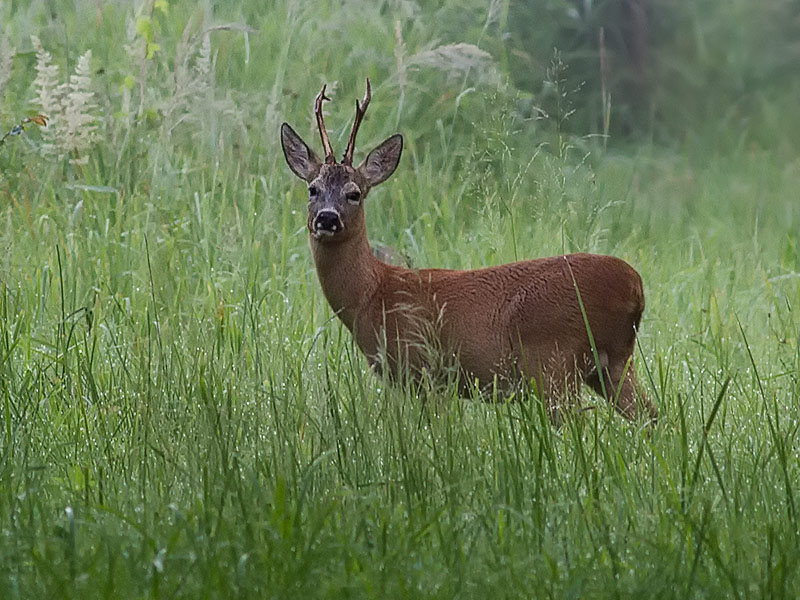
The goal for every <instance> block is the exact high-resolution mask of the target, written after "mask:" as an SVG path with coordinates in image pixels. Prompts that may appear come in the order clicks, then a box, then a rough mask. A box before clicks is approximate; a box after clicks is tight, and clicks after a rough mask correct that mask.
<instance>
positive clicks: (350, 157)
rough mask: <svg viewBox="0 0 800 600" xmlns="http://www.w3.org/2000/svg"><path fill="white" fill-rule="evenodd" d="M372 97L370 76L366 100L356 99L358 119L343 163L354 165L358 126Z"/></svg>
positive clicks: (365, 95) (351, 131)
mask: <svg viewBox="0 0 800 600" xmlns="http://www.w3.org/2000/svg"><path fill="white" fill-rule="evenodd" d="M371 99H372V87H371V86H370V84H369V77H367V93H366V94H364V100H363V101H362V102H361V103H360V104H359V102H358V100H356V119H355V121H354V122H353V129H351V130H350V138H349V139H348V140H347V148H345V151H344V158H343V159H342V164H344V165H350V166H352V165H353V152H354V151H355V149H356V135H357V134H358V128H359V127H360V126H361V121H362V120H363V119H364V114H365V113H366V112H367V106H369V101H370V100H371Z"/></svg>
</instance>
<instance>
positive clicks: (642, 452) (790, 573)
mask: <svg viewBox="0 0 800 600" xmlns="http://www.w3.org/2000/svg"><path fill="white" fill-rule="evenodd" d="M476 4H477V3H476ZM96 6H97V5H96V4H95V3H94V2H76V3H75V6H72V5H70V7H66V6H65V7H58V8H57V9H54V10H55V13H52V12H51V11H49V10H45V8H44V3H36V2H34V3H32V4H31V6H30V7H27V6H26V7H21V6H17V5H16V4H10V3H6V4H5V5H4V6H3V8H2V9H0V15H1V16H3V23H12V27H11V29H10V30H8V31H7V32H6V33H8V34H9V35H11V33H10V32H11V31H13V32H14V35H17V36H20V37H18V38H13V36H12V42H13V44H14V45H15V46H17V48H18V51H19V53H18V55H17V57H16V58H15V59H14V75H13V78H12V79H11V81H10V83H9V86H8V87H7V89H6V90H4V91H3V92H2V94H3V97H4V99H5V103H4V105H3V109H2V111H0V116H2V118H3V123H4V126H6V125H7V126H8V128H10V127H11V125H13V123H16V122H18V121H19V120H20V118H21V116H23V115H24V114H27V111H28V110H29V109H31V108H32V105H31V104H30V102H29V101H30V99H31V98H33V97H34V95H35V94H34V93H33V92H32V91H31V89H30V83H31V81H32V79H33V76H34V73H33V65H34V64H35V59H34V56H33V55H32V54H30V53H29V52H28V51H29V50H30V45H29V42H26V41H25V39H24V37H23V36H25V35H28V34H30V33H36V34H37V35H39V37H40V38H41V39H42V42H43V44H44V45H45V47H46V48H48V49H49V50H50V51H51V52H53V54H54V57H55V58H56V61H57V62H58V63H59V64H61V65H62V73H63V71H64V67H63V65H67V64H70V65H74V60H75V58H76V57H77V56H78V55H79V54H81V53H82V52H83V51H85V50H86V49H87V48H92V49H93V52H94V63H93V64H94V66H95V67H96V68H97V69H98V70H100V69H101V68H102V69H103V71H102V72H98V73H97V74H96V85H97V88H98V99H99V100H100V101H99V102H98V104H100V105H101V106H102V107H104V108H103V110H102V111H101V112H102V114H103V115H105V116H104V118H107V119H108V120H107V122H106V123H105V125H104V129H103V136H102V138H101V141H100V142H99V143H98V144H97V146H96V147H95V148H94V149H92V151H91V152H89V153H88V154H87V156H88V159H89V160H88V163H87V164H85V165H82V166H80V165H73V164H71V163H70V162H69V161H68V160H60V161H59V160H53V159H47V160H46V159H43V158H40V157H39V156H38V153H37V144H38V143H39V140H40V132H38V131H33V130H29V131H28V132H27V133H26V137H22V138H12V139H10V140H9V141H8V142H7V143H6V145H5V146H3V147H2V148H0V167H2V178H0V221H2V223H3V226H2V227H0V415H2V417H0V425H1V426H0V438H1V439H2V443H1V444H0V596H2V597H3V598H9V599H11V598H39V597H41V598H45V597H47V598H49V597H64V598H94V597H111V598H141V597H148V598H174V597H178V598H197V597H208V598H215V597H225V598H227V597H254V598H263V597H276V598H295V597H296V598H305V597H328V598H341V597H353V598H362V597H374V598H384V597H409V598H417V597H419V598H452V597H470V598H472V597H474V598H487V597H521V598H528V597H557V598H561V597H596V598H605V597H614V598H623V597H625V598H640V597H653V596H657V597H675V598H689V597H696V598H717V597H735V598H754V597H775V598H780V597H788V598H791V597H796V596H798V595H799V594H800V577H798V575H797V573H800V552H798V547H800V546H798V544H799V542H800V539H799V538H800V527H798V514H797V511H798V508H800V507H799V506H798V505H799V504H800V497H798V496H800V441H798V428H799V427H800V421H798V415H799V414H800V380H799V379H798V373H799V372H800V347H799V346H798V343H799V340H798V331H800V313H799V312H798V309H800V248H799V246H800V243H799V242H798V236H797V231H798V229H799V228H800V202H798V197H797V190H798V189H800V163H798V162H797V159H796V158H794V159H792V158H786V157H785V153H782V154H781V156H783V158H779V157H778V154H777V153H775V152H772V151H771V150H770V149H768V148H767V149H764V148H763V147H761V146H757V145H755V144H751V143H749V142H748V141H747V140H742V141H741V143H738V144H731V145H730V146H729V147H726V148H721V149H719V151H718V152H716V153H713V154H710V155H701V154H700V153H699V151H695V150H694V149H693V147H687V148H684V149H681V150H675V149H671V150H665V149H659V148H654V147H636V148H627V149H624V150H622V149H615V148H614V144H613V143H612V144H609V150H607V151H606V153H605V154H603V153H602V152H600V151H599V148H597V147H596V145H595V144H594V143H593V142H592V141H591V140H589V141H587V140H579V139H569V138H565V137H564V136H563V134H562V133H561V132H560V128H559V126H558V123H557V122H555V121H557V118H556V117H555V116H554V117H552V118H551V119H549V120H545V121H539V122H534V123H531V122H521V121H519V120H518V119H517V117H515V106H516V104H517V102H518V98H517V96H516V94H515V92H514V91H513V90H510V89H509V88H508V87H507V86H506V85H505V84H503V83H502V78H501V79H500V80H499V81H500V83H498V80H488V82H487V81H483V82H481V81H478V80H477V79H474V78H476V77H477V75H476V74H475V73H473V72H470V73H466V74H464V73H461V74H460V75H459V76H457V77H454V78H453V77H448V76H447V74H446V73H444V72H442V71H440V70H436V69H434V68H419V69H418V70H409V72H408V74H407V77H408V80H407V82H406V83H405V85H404V86H400V84H399V82H398V76H397V73H396V62H395V56H396V55H395V51H396V49H397V41H396V37H395V33H394V21H395V17H397V16H398V15H400V16H399V17H398V18H399V19H400V22H401V26H402V34H403V39H404V44H405V45H406V52H407V54H408V55H412V54H413V53H415V52H417V51H418V50H420V49H422V48H423V47H425V45H426V44H433V43H434V40H440V41H443V42H449V41H465V42H470V43H480V44H484V43H485V44H486V46H487V48H489V49H492V48H494V47H495V45H496V44H497V39H498V38H497V37H493V36H497V35H499V32H497V31H495V26H494V25H492V26H490V27H484V21H483V20H484V19H485V18H486V15H485V9H484V8H481V7H478V6H472V7H471V8H470V10H464V11H463V12H461V9H460V6H461V5H460V4H457V3H448V2H445V3H442V4H441V5H440V6H439V7H436V8H432V7H424V8H421V9H420V8H418V9H415V10H412V9H411V8H409V7H411V6H412V4H401V5H397V6H394V5H391V6H389V5H387V6H386V7H383V8H381V7H380V6H377V5H375V6H373V4H372V3H357V2H352V3H349V4H348V5H347V6H348V7H347V8H346V10H344V11H341V10H339V9H338V6H339V3H333V2H323V1H321V2H318V3H315V4H311V3H292V2H277V3H275V5H274V6H272V7H271V8H264V7H262V3H255V2H253V3H243V4H241V5H235V6H233V7H230V6H227V5H226V6H225V7H215V6H214V5H213V4H212V3H210V2H209V3H206V4H202V5H201V6H200V8H197V9H195V8H193V7H194V6H195V4H194V3H188V2H174V3H172V4H171V5H170V9H169V12H168V13H167V14H163V13H161V12H159V11H158V10H156V12H155V13H154V17H153V22H154V23H155V31H156V41H157V42H158V43H159V44H160V46H161V48H162V50H160V51H158V52H157V53H156V54H155V58H154V59H153V60H152V62H151V63H148V65H147V72H146V73H145V75H144V76H145V79H144V87H143V89H145V91H146V97H145V98H144V99H143V100H142V99H141V98H139V97H138V95H137V94H138V91H139V89H140V88H139V81H140V79H139V78H140V77H142V72H141V71H140V68H141V64H140V61H139V60H138V59H136V60H133V59H130V58H129V57H128V56H127V54H126V53H125V50H124V48H123V43H122V42H123V41H124V40H125V36H126V34H125V31H126V28H125V17H126V16H129V13H128V12H126V11H127V9H126V7H125V6H123V5H116V4H110V5H107V6H106V5H103V6H102V10H101V12H100V13H99V16H98V13H97V8H96ZM404 10H407V11H411V12H409V13H408V14H405V13H403V11H404ZM453 15H457V16H458V18H459V19H461V21H456V22H457V23H458V24H459V25H458V29H457V27H456V25H452V23H453V20H452V19H453ZM87 19H88V22H91V23H93V24H94V23H97V27H92V28H89V30H88V31H87V30H86V28H85V26H82V25H81V24H82V23H85V22H87ZM187 21H190V22H191V23H192V25H191V26H190V31H197V30H198V29H199V28H200V27H201V26H200V25H199V24H198V23H200V22H201V21H202V22H203V23H205V25H204V26H205V27H207V26H210V25H215V24H220V23H230V22H239V23H247V24H248V25H249V26H251V27H253V28H254V29H256V30H257V32H254V33H251V34H249V41H248V43H249V62H246V61H245V57H246V52H247V50H246V44H245V40H244V36H243V35H242V33H241V32H221V31H220V32H214V33H213V34H212V49H213V50H214V52H215V53H217V54H216V71H215V73H216V77H215V87H214V89H213V90H212V92H210V93H211V96H210V98H211V100H213V102H211V101H209V102H196V103H193V104H191V105H189V106H181V107H178V108H175V102H176V101H175V90H174V89H173V87H172V76H171V74H172V70H173V69H174V68H175V64H176V63H175V60H174V58H175V54H176V52H179V50H178V46H179V43H180V40H181V36H182V35H183V31H184V28H185V27H186V25H187ZM465 23H466V24H465ZM14 25H16V27H14ZM448 27H452V28H453V29H452V30H449V29H448ZM459 31H460V33H461V35H462V36H463V37H462V38H455V37H454V36H455V35H456V33H458V32H459ZM64 32H67V33H68V34H69V35H68V36H66V38H65V37H64V35H63V34H64ZM79 32H83V35H80V33H79ZM482 36H483V37H482ZM65 39H66V40H68V41H67V42H65V41H64V40H65ZM287 39H288V40H289V41H287ZM26 44H27V45H26ZM482 47H483V46H482ZM71 68H72V67H70V69H71ZM128 74H133V75H134V76H135V77H136V78H137V79H136V81H137V83H136V85H135V86H134V88H133V101H132V102H133V103H132V107H133V111H134V112H136V109H137V108H138V106H139V102H140V101H141V102H143V104H142V106H143V107H144V108H143V111H142V117H141V119H138V120H137V119H130V120H127V119H125V118H124V116H125V115H121V114H119V113H120V111H121V110H122V99H123V91H122V90H121V88H120V86H121V84H122V83H123V80H124V77H125V76H126V75H128ZM365 75H369V76H371V77H372V80H373V84H374V85H375V89H374V100H373V104H372V105H371V107H370V118H368V120H367V121H365V124H364V128H363V129H364V131H363V134H362V136H363V137H362V141H361V144H360V148H361V150H362V156H363V150H364V149H365V148H367V147H370V146H371V145H373V144H374V143H376V142H378V141H379V140H381V139H383V138H384V137H386V136H388V135H389V134H391V133H394V132H395V131H396V130H399V131H402V132H403V133H404V134H405V136H406V141H407V149H406V154H405V155H404V157H403V159H402V161H401V165H400V167H399V169H398V171H397V173H396V174H395V175H394V177H393V178H392V179H391V180H390V181H389V182H387V183H386V184H384V186H382V188H379V189H378V190H375V192H374V193H373V194H372V195H371V196H370V199H369V200H368V205H367V212H368V226H369V231H370V234H371V237H372V239H373V240H374V241H380V242H383V243H387V244H389V245H392V246H394V247H396V248H398V249H400V250H402V251H403V252H405V253H406V254H408V255H409V257H410V258H411V262H412V263H413V264H415V265H417V266H440V267H452V268H469V267H478V266H484V265H488V264H499V263H502V262H507V261H511V260H515V259H517V258H519V259H523V258H528V257H537V256H547V255H553V254H558V253H561V252H570V251H578V250H581V251H592V252H601V253H609V254H615V255H617V256H620V257H622V258H625V259H626V260H628V261H629V262H630V263H631V264H633V265H634V266H635V267H636V268H637V270H639V272H640V273H641V274H642V277H643V279H644V282H645V290H646V296H647V310H646V312H645V315H644V320H643V323H642V331H641V334H640V336H639V340H640V343H639V348H638V349H637V355H636V361H637V364H636V369H637V371H638V373H639V376H640V378H641V379H642V381H644V382H645V383H646V387H647V389H648V392H649V394H650V395H651V397H653V398H654V399H655V401H656V402H657V404H658V406H659V409H660V413H661V419H660V422H659V423H658V425H657V426H656V427H655V428H653V429H652V430H651V431H649V432H647V431H643V430H641V429H640V428H639V427H638V426H637V425H632V424H630V423H627V422H625V421H623V420H622V419H620V418H619V417H617V416H616V415H614V414H613V413H612V411H611V410H610V409H609V408H608V406H606V405H605V404H604V403H602V402H600V401H599V399H597V398H596V397H594V396H592V395H591V394H590V393H589V392H588V391H587V392H586V393H585V395H584V398H583V399H584V404H585V406H587V407H589V410H586V411H583V412H581V413H579V414H577V415H575V417H574V418H571V419H569V420H568V421H567V423H566V424H565V425H564V426H563V427H561V428H558V429H556V428H554V427H552V426H551V425H550V423H549V421H548V420H547V418H546V417H545V415H544V412H543V411H542V409H541V405H540V404H539V403H538V402H537V401H536V400H535V399H533V398H527V397H526V398H523V399H522V401H520V402H505V401H500V402H497V403H483V402H479V401H475V400H470V399H466V400H464V399H458V398H456V397H455V394H454V392H453V391H452V390H446V391H444V392H442V393H440V394H438V395H435V396H432V397H428V398H427V400H423V399H422V398H420V397H417V396H416V395H414V394H413V393H410V392H409V391H408V390H404V389H402V388H400V387H397V386H393V385H391V384H389V383H388V382H386V381H383V380H382V379H381V378H379V377H376V376H375V375H373V374H371V373H370V371H369V369H368V367H367V365H366V361H365V360H364V359H363V357H362V356H360V354H359V353H358V351H357V349H356V348H355V346H354V344H353V342H352V340H351V338H350V335H349V333H348V332H347V331H346V330H345V329H344V328H343V327H342V326H341V325H340V324H339V322H338V321H336V320H335V319H334V318H333V315H332V314H331V311H330V310H329V309H328V307H327V305H326V303H325V300H324V298H323V297H322V294H321V291H320V288H319V285H318V283H317V281H316V274H315V272H314V268H313V264H312V262H311V257H310V254H309V251H308V248H307V245H306V233H305V230H304V224H305V196H304V188H303V186H302V185H300V184H298V183H296V181H295V179H294V177H293V176H292V174H291V173H290V172H289V170H288V168H287V167H286V166H285V164H284V163H283V157H282V155H281V153H280V147H279V139H278V125H279V124H280V122H281V121H282V120H284V119H285V120H288V121H290V122H291V123H293V124H295V125H297V126H298V131H300V133H301V134H302V135H304V136H305V137H306V138H307V139H309V140H315V141H316V136H314V135H313V130H312V129H311V103H312V100H313V97H314V95H315V94H316V93H317V91H318V89H319V87H320V86H321V83H322V82H323V81H329V82H333V81H338V82H340V83H339V88H338V91H337V94H336V98H335V101H334V102H332V103H330V115H329V117H328V119H327V121H328V127H329V130H330V131H331V136H332V139H333V142H334V145H335V146H336V148H339V150H338V151H339V152H341V148H342V147H343V142H344V141H345V138H346V134H347V130H348V129H347V128H348V127H349V125H350V121H351V118H352V114H351V111H352V98H355V97H357V96H359V95H360V94H361V93H363V90H362V86H363V77H364V76H365ZM473 87H474V88H475V89H474V90H473V91H466V92H465V90H468V89H469V88H473ZM462 92H465V93H464V94H463V95H462V96H461V97H460V99H459V100H457V98H459V94H461V93H462ZM401 99H402V106H401V105H400V100H401ZM33 108H34V109H35V106H33ZM170 110H172V112H170ZM181 118H183V120H181ZM731 135H732V137H735V135H734V134H733V133H732V134H731ZM559 140H562V141H563V143H561V142H560V141H559ZM584 149H594V150H595V152H593V154H591V155H590V156H589V157H588V158H586V159H583V158H582V157H583V154H584Z"/></svg>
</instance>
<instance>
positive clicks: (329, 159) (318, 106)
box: [314, 84, 336, 165]
mask: <svg viewBox="0 0 800 600" xmlns="http://www.w3.org/2000/svg"><path fill="white" fill-rule="evenodd" d="M327 87H328V86H327V84H326V85H323V86H322V91H320V93H319V94H318V95H317V99H316V100H315V101H314V114H315V115H316V117H317V127H318V128H319V137H321V138H322V149H323V150H324V151H325V162H326V163H328V164H330V165H332V164H334V163H335V162H336V157H335V156H334V155H333V146H331V140H330V138H329V137H328V130H327V129H325V120H324V119H323V117H322V102H323V101H324V100H330V98H328V97H327V96H326V95H325V89H326V88H327Z"/></svg>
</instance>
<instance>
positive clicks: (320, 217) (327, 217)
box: [314, 210, 344, 233]
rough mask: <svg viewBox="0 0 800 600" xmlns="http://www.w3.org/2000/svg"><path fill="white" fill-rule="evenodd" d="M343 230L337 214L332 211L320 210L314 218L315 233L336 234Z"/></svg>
mask: <svg viewBox="0 0 800 600" xmlns="http://www.w3.org/2000/svg"><path fill="white" fill-rule="evenodd" d="M343 228H344V227H343V226H342V219H341V218H339V213H337V212H334V211H332V210H321V211H319V212H318V213H317V216H316V217H314V229H315V230H316V231H330V232H331V233H336V232H337V231H341V230H342V229H343Z"/></svg>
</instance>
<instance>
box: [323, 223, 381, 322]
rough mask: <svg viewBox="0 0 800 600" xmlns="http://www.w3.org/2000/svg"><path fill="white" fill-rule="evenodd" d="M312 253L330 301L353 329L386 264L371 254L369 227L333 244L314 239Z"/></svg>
mask: <svg viewBox="0 0 800 600" xmlns="http://www.w3.org/2000/svg"><path fill="white" fill-rule="evenodd" d="M311 254H312V256H313V257H314V264H315V265H316V267H317V276H318V277H319V282H320V284H321V285H322V292H323V293H324V294H325V298H326V299H327V300H328V304H330V306H331V308H332V309H333V311H334V312H335V313H336V314H337V315H338V316H339V318H340V319H341V320H342V322H343V323H344V324H345V325H346V326H347V328H348V329H350V331H353V325H354V323H355V319H356V317H357V316H358V312H359V310H362V309H363V308H364V305H365V303H366V302H367V301H368V300H369V299H370V298H371V297H372V296H373V294H374V293H375V290H376V289H377V288H378V285H380V281H381V277H382V276H383V272H384V270H385V269H386V265H385V264H384V263H382V262H381V261H379V260H378V259H377V258H376V257H375V256H374V255H373V254H372V250H371V249H370V247H369V242H368V241H367V232H366V229H363V230H362V231H361V232H360V234H359V235H354V236H353V237H351V238H350V239H348V240H346V241H344V242H340V243H334V244H330V243H327V244H326V243H322V242H319V241H317V240H315V239H314V238H311Z"/></svg>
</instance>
